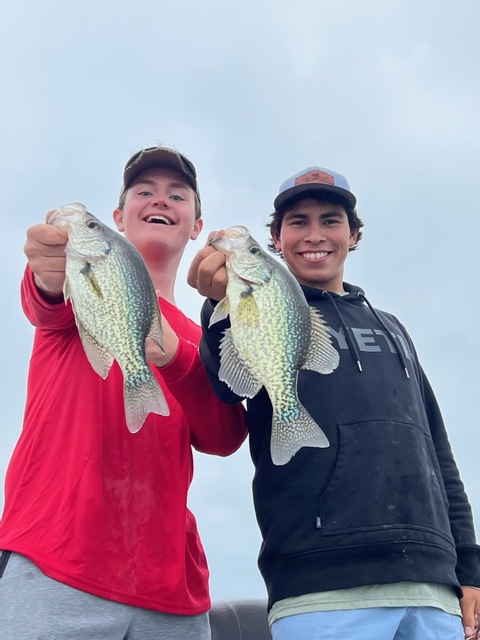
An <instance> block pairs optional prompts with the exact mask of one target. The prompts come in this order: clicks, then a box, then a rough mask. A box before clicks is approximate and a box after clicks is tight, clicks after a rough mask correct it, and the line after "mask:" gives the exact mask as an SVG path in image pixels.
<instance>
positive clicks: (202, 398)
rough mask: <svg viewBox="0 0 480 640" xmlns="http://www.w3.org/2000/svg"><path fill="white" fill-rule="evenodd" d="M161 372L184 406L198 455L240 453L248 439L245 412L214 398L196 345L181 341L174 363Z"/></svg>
mask: <svg viewBox="0 0 480 640" xmlns="http://www.w3.org/2000/svg"><path fill="white" fill-rule="evenodd" d="M160 371H161V374H162V376H163V378H164V380H165V382H166V384H167V385H168V388H169V389H170V391H171V392H172V393H173V395H174V396H175V398H176V400H177V401H178V402H179V403H180V404H181V406H182V409H183V411H184V413H185V415H186V417H187V420H188V421H189V424H190V429H191V434H192V444H193V446H194V447H195V448H196V449H197V450H198V451H202V452H203V453H210V454H216V455H219V456H228V455H230V454H231V453H233V452H234V451H236V450H237V449H239V447H240V446H241V444H242V443H243V442H244V440H245V438H246V436H247V426H246V412H245V409H244V407H243V405H242V404H241V403H237V404H225V403H223V402H222V401H221V400H219V399H218V398H217V397H216V396H215V393H214V392H213V388H212V386H211V383H210V381H209V379H208V377H207V374H206V372H205V369H204V367H203V364H202V362H201V360H200V356H199V353H198V348H197V346H196V345H195V344H193V343H192V342H190V341H188V340H186V339H185V338H180V344H179V347H178V351H177V354H176V356H175V358H174V360H173V361H172V362H171V363H170V364H169V365H168V366H166V367H163V368H162V369H160Z"/></svg>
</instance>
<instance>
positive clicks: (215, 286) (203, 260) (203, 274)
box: [187, 231, 227, 301]
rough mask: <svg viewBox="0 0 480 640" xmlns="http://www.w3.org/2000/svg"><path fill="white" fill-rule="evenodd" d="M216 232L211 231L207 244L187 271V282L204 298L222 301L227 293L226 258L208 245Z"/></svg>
mask: <svg viewBox="0 0 480 640" xmlns="http://www.w3.org/2000/svg"><path fill="white" fill-rule="evenodd" d="M217 233H218V232H217V231H213V232H212V233H210V235H209V236H208V242H207V245H206V246H205V247H203V249H200V251H199V252H198V253H197V255H196V256H195V258H194V259H193V261H192V264H191V266H190V269H189V270H188V275H187V282H188V284H189V285H190V286H191V287H193V288H194V289H197V291H198V292H199V293H200V294H201V295H202V296H205V297H206V298H212V300H217V301H218V300H222V299H223V298H224V297H225V295H226V291H227V270H226V268H225V262H226V256H225V254H224V253H223V252H222V251H218V250H217V249H215V248H214V247H213V246H212V245H210V244H209V243H210V239H211V238H212V237H214V236H215V235H216V234H217Z"/></svg>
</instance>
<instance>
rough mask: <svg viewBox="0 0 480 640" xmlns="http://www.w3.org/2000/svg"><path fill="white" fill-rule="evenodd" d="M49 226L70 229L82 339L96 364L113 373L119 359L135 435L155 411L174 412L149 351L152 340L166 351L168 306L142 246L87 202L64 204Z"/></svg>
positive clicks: (69, 274) (71, 277) (69, 270)
mask: <svg viewBox="0 0 480 640" xmlns="http://www.w3.org/2000/svg"><path fill="white" fill-rule="evenodd" d="M47 222H48V223H49V224H52V225H54V226H57V227H60V228H63V229H65V230H66V231H67V234H68V242H67V245H66V248H65V252H66V255H67V259H66V269H65V271H66V278H65V284H64V297H65V301H67V300H68V298H71V301H72V306H73V309H74V313H75V320H76V323H77V327H78V331H79V335H80V339H81V341H82V345H83V348H84V350H85V354H86V356H87V358H88V360H89V362H90V364H91V365H92V367H93V369H94V370H95V371H96V372H97V373H98V374H99V375H100V376H101V377H102V378H104V379H105V378H106V377H107V375H108V373H109V371H110V367H111V366H112V363H113V361H114V360H116V361H117V362H118V364H119V366H120V368H121V370H122V373H123V379H124V402H125V415H126V422H127V427H128V429H129V430H130V431H131V432H132V433H135V432H137V431H139V429H140V428H141V427H142V425H143V423H144V421H145V419H146V417H147V415H148V414H149V413H150V412H152V413H156V414H159V415H168V414H169V409H168V405H167V402H166V400H165V396H164V394H163V391H162V389H161V387H160V385H159V384H158V381H157V379H156V378H155V376H154V375H153V372H152V370H151V369H150V367H149V365H148V363H147V360H146V355H145V339H146V338H147V337H149V338H151V339H152V340H154V342H156V344H157V345H158V346H159V347H160V348H161V349H163V333H162V325H161V317H160V310H159V308H158V301H157V297H156V293H155V288H154V286H153V283H152V280H151V278H150V275H149V273H148V270H147V267H146V265H145V263H144V261H143V258H142V257H141V255H140V253H139V252H138V251H137V249H136V248H135V247H134V246H133V245H132V244H131V243H130V242H129V241H128V240H126V239H125V238H124V237H123V236H122V235H120V234H119V233H117V232H116V231H114V230H113V229H111V228H110V227H108V226H107V225H105V224H103V223H102V222H100V220H98V219H97V218H96V217H95V216H93V215H92V214H91V213H89V212H88V211H87V209H86V208H85V207H84V206H83V205H82V204H80V203H73V204H69V205H65V206H63V207H61V208H60V209H59V210H58V211H55V212H54V213H53V214H51V215H50V216H49V219H48V221H47Z"/></svg>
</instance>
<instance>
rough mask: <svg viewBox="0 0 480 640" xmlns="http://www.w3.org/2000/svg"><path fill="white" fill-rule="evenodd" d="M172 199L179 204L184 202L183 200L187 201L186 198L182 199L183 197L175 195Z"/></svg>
mask: <svg viewBox="0 0 480 640" xmlns="http://www.w3.org/2000/svg"><path fill="white" fill-rule="evenodd" d="M170 198H171V199H172V200H177V201H179V202H183V200H185V198H182V196H179V195H178V194H174V195H173V196H170Z"/></svg>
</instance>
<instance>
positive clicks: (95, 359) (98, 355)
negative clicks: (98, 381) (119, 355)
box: [76, 318, 113, 380]
mask: <svg viewBox="0 0 480 640" xmlns="http://www.w3.org/2000/svg"><path fill="white" fill-rule="evenodd" d="M76 321H77V327H78V333H79V335H80V340H81V341H82V345H83V349H84V351H85V355H86V356H87V359H88V361H89V362H90V364H91V366H92V369H93V370H94V371H95V372H96V373H98V375H99V376H100V377H101V378H103V379H104V380H105V378H106V377H107V376H108V372H109V371H110V367H111V366H112V363H113V358H112V356H111V355H110V354H109V353H107V351H105V349H104V348H103V347H102V346H101V345H99V344H98V342H97V341H96V340H95V338H93V337H92V336H91V335H90V334H89V333H88V331H87V330H86V329H85V327H84V326H83V325H82V323H81V322H79V320H78V318H76Z"/></svg>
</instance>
